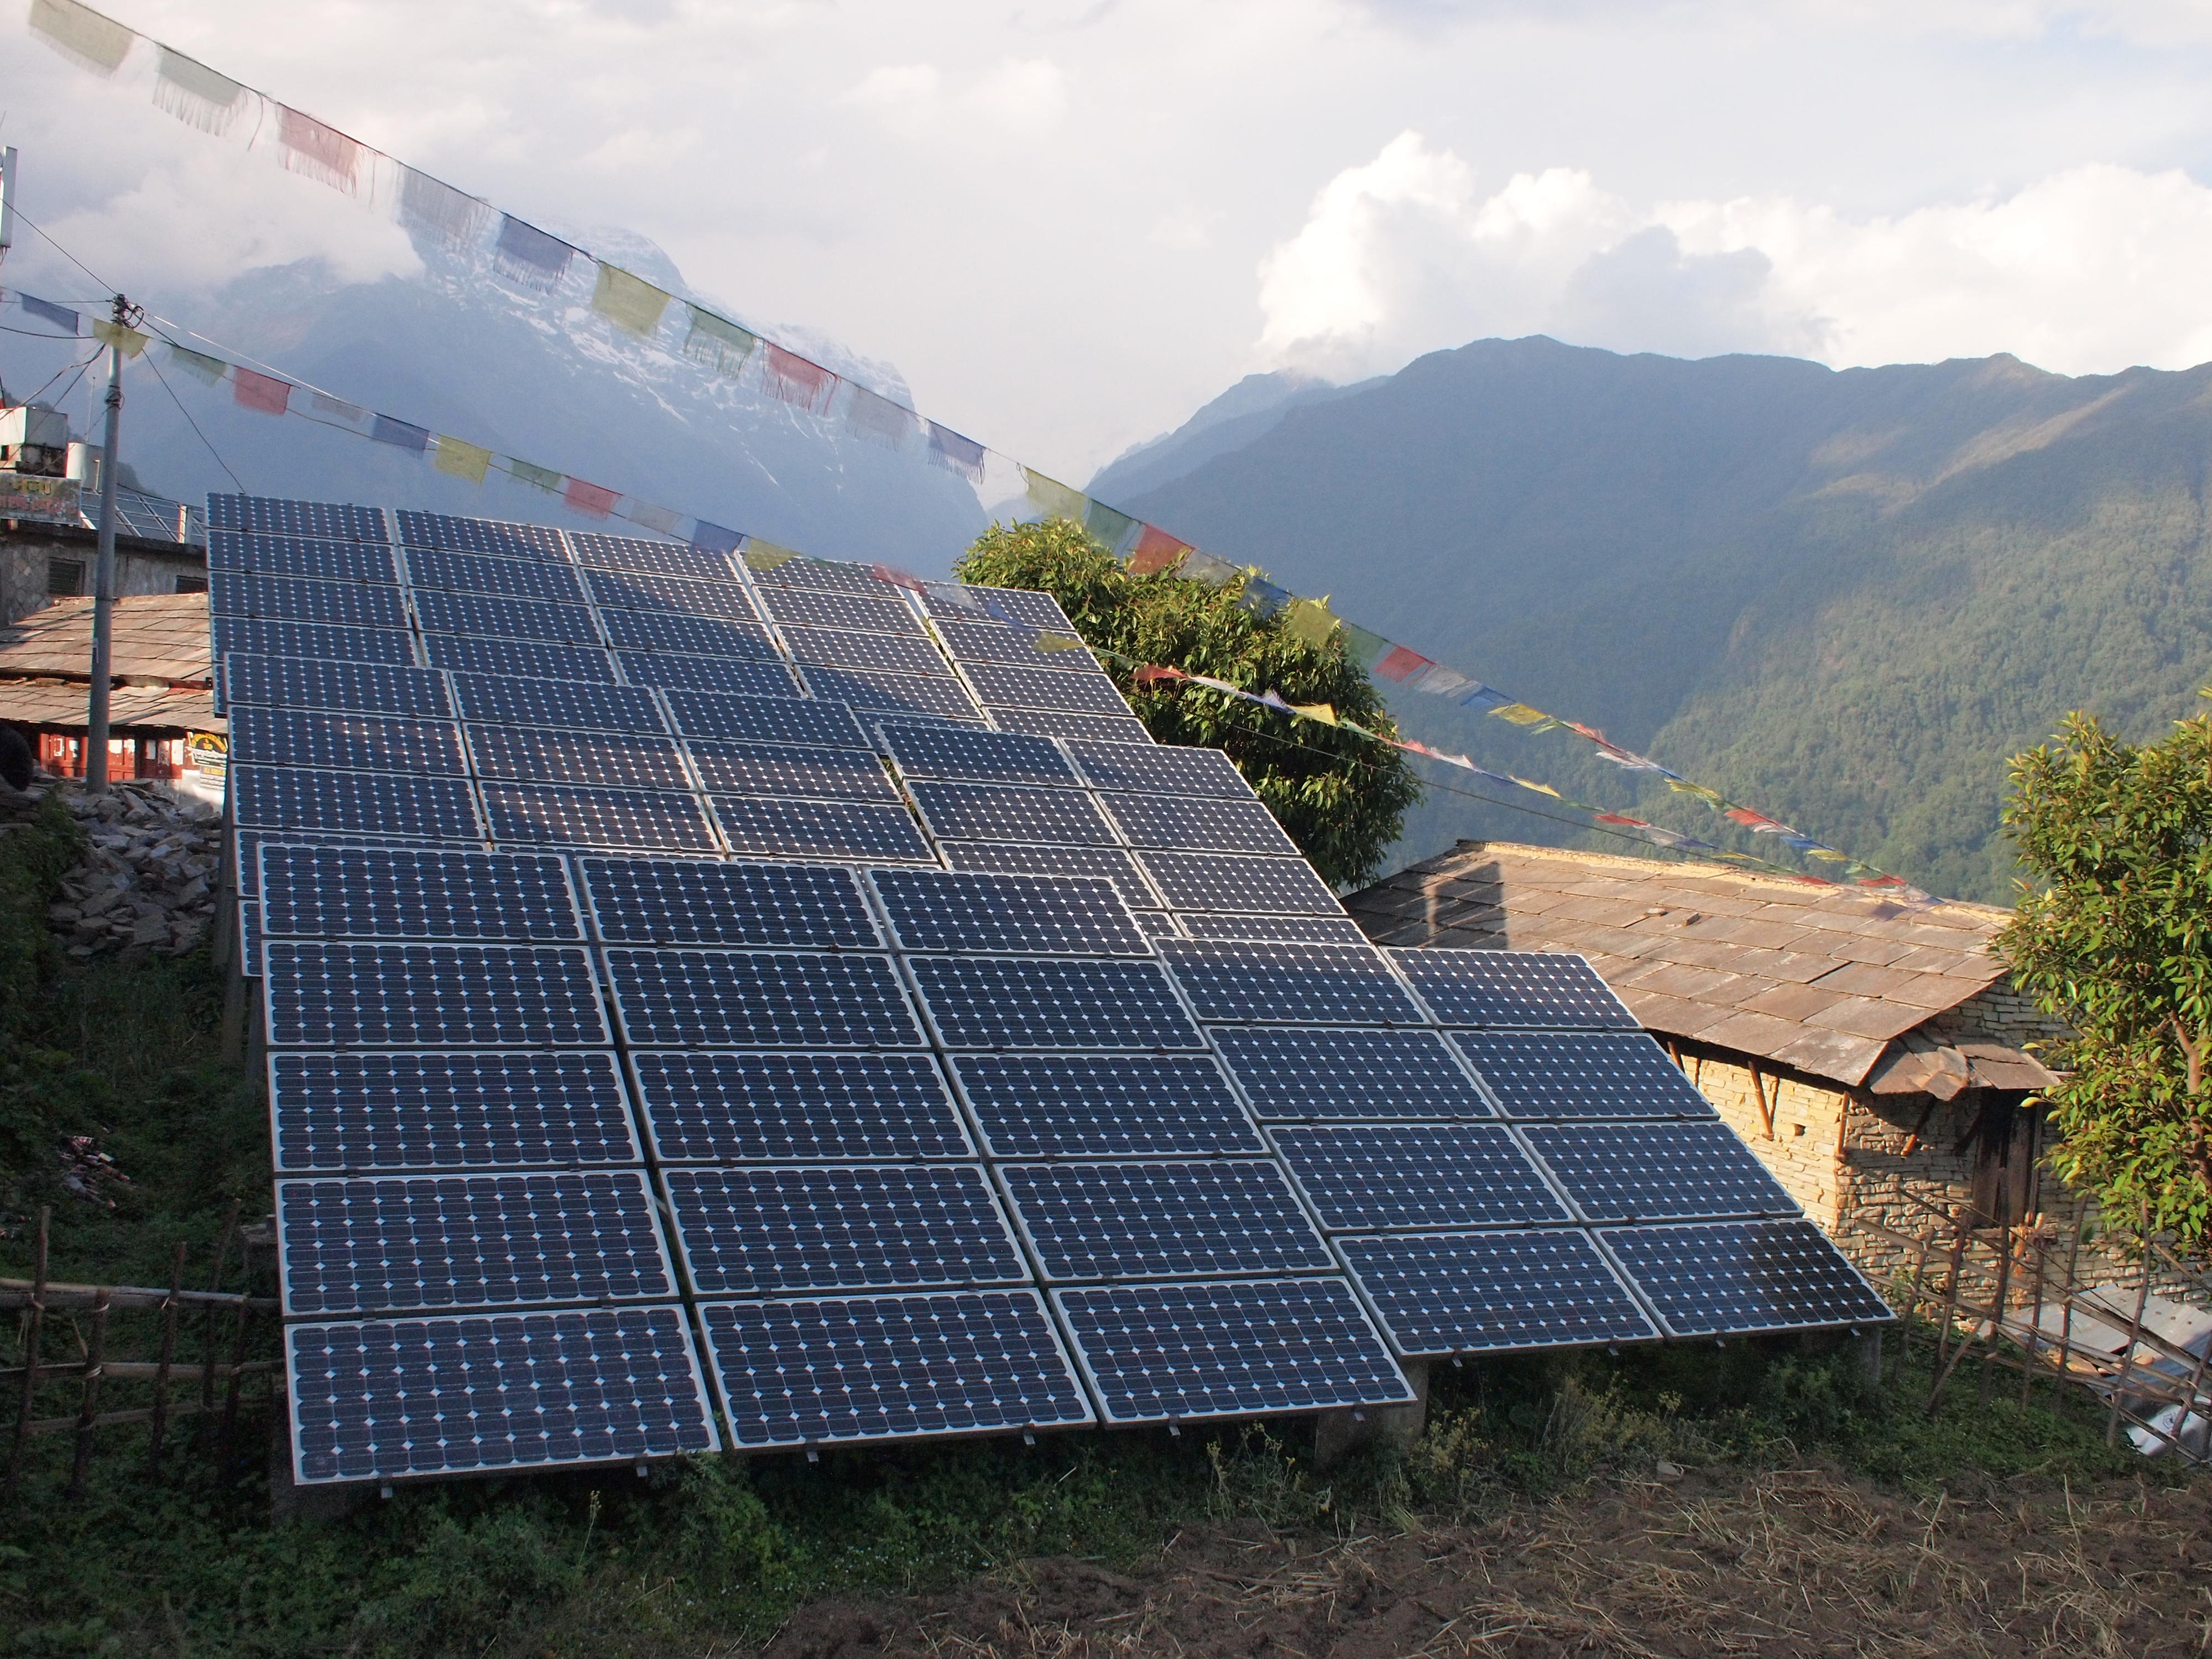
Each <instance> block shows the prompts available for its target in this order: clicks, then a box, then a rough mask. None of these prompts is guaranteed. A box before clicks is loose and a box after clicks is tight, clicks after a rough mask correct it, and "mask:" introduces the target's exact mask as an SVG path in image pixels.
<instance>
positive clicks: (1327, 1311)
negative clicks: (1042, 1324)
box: [1052, 1279, 1413, 1423]
mask: <svg viewBox="0 0 2212 1659" xmlns="http://www.w3.org/2000/svg"><path fill="white" fill-rule="evenodd" d="M1052 1299H1053V1301H1054V1304H1057V1306H1058V1307H1059V1309H1060V1314H1061V1316H1062V1317H1063V1318H1065V1319H1066V1322H1067V1327H1068V1330H1069V1332H1070V1334H1072V1335H1073V1337H1074V1340H1075V1347H1076V1353H1077V1356H1078V1358H1079V1359H1080V1361H1081V1362H1082V1364H1083V1368H1084V1370H1085V1371H1087V1372H1088V1373H1089V1374H1090V1376H1091V1386H1092V1387H1093V1388H1094V1389H1096V1390H1097V1395H1098V1398H1099V1400H1100V1401H1101V1402H1102V1403H1103V1406H1104V1407H1105V1420H1106V1421H1108V1422H1109V1423H1158V1422H1163V1421H1164V1422H1178V1421H1181V1422H1188V1421H1190V1420H1191V1419H1195V1418H1204V1417H1237V1416H1248V1415H1252V1414H1255V1413H1270V1412H1304V1411H1319V1410H1324V1409H1328V1408H1330V1407H1357V1406H1381V1405H1389V1404H1395V1403H1396V1402H1399V1401H1406V1400H1409V1399H1411V1398H1412V1397H1413V1391H1412V1389H1409V1388H1407V1385H1406V1380H1405V1378H1404V1377H1402V1376H1400V1375H1399V1372H1398V1367H1397V1365H1396V1364H1395V1363H1394V1362H1393V1361H1392V1360H1391V1358H1390V1353H1389V1349H1387V1348H1386V1347H1384V1346H1383V1339H1382V1337H1381V1336H1380V1335H1379V1334H1377V1333H1376V1329H1375V1328H1374V1326H1373V1325H1371V1324H1370V1323H1369V1322H1368V1319H1367V1316H1366V1315H1365V1314H1364V1313H1363V1312H1362V1311H1361V1310H1360V1307H1359V1304H1358V1302H1357V1301H1356V1300H1354V1299H1353V1297H1352V1287H1351V1286H1350V1285H1346V1283H1345V1282H1344V1281H1343V1280H1342V1279H1229V1280H1222V1281H1215V1282H1211V1283H1205V1284H1198V1285H1108V1286H1105V1287H1103V1288H1100V1289H1096V1290H1067V1291H1054V1292H1053V1293H1052Z"/></svg>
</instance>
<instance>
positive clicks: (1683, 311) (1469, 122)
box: [0, 0, 2212, 480]
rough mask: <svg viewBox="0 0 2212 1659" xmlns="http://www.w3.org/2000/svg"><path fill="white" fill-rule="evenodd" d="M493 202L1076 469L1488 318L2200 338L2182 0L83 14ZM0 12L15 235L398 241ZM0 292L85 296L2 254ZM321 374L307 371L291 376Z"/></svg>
mask: <svg viewBox="0 0 2212 1659" xmlns="http://www.w3.org/2000/svg"><path fill="white" fill-rule="evenodd" d="M107 9H108V10H109V11H110V12H111V13H112V15H114V16H115V17H117V18H118V19H119V20H120V21H124V22H126V23H128V24H130V25H131V26H132V27H136V28H137V29H139V30H141V31H143V32H144V33H147V34H149V35H152V36H154V37H155V38H157V39H159V40H164V41H167V43H169V44H170V45H172V46H175V47H177V48H179V49H180V50H182V51H184V52H189V53H191V55H193V56H194V57H197V58H200V59H202V60H203V61H204V62H206V63H208V64H212V65H214V66H216V68H218V69H221V70H223V71H224V72H226V73H227V74H228V75H230V76H234V77H236V78H237V79H240V80H242V81H245V82H248V83H249V84H251V85H253V86H255V87H258V88H260V89H261V90H263V91H264V92H266V93H268V94H270V95H271V96H273V97H276V98H277V99H280V100H283V101H284V102H285V103H288V104H290V105H292V106H295V107H297V108H300V109H302V110H305V111H307V112H310V113H313V114H314V115H316V116H318V117H319V118H322V119H324V120H325V121H327V122H329V123H331V125H335V126H337V127H339V128H342V129H343V130H344V131H349V132H350V133H352V134H354V135H355V136H356V137H359V138H361V139H362V140H364V141H365V142H367V143H371V144H374V146H376V147H377V148H379V149H383V150H385V151H386V152H389V153H390V154H392V155H396V156H398V157H399V158H400V159H402V160H404V161H408V162H409V163H410V164H411V165H413V166H416V167H420V168H422V169H423V170H425V171H428V172H429V173H435V174H436V175H438V176H439V177H441V178H443V179H446V180H447V181H449V182H450V183H452V184H454V185H458V186H459V187H460V188H461V189H463V190H465V191H470V192H471V193H474V194H477V195H480V196H482V197H485V198H487V199H489V200H490V201H491V202H493V203H495V204H497V205H499V206H501V207H502V208H504V209H507V210H511V211H513V212H514V213H517V214H519V215H520V216H525V217H527V218H532V219H533V220H538V221H540V222H549V223H554V224H557V225H562V226H573V227H578V228H589V227H606V228H616V227H619V228H624V229H627V230H628V231H630V232H635V233H636V234H639V235H641V236H644V237H646V238H649V239H650V240H652V241H653V242H654V243H656V244H658V245H659V246H660V247H661V248H663V249H665V251H666V252H667V253H668V255H669V256H670V257H671V258H672V259H673V260H674V261H675V263H676V264H677V265H678V267H680V268H681V270H682V271H683V273H684V277H685V278H686V279H687V280H688V281H689V283H690V284H691V285H692V286H693V287H694V288H695V289H697V290H698V291H700V292H702V293H703V294H705V295H710V296H713V297H714V298H715V299H717V300H719V301H722V302H724V303H725V304H726V305H727V306H728V307H731V308H732V309H733V310H734V311H736V312H737V313H739V314H741V315H744V316H745V317H747V318H749V319H755V320H757V321H760V322H763V323H784V324H788V325H793V326H794V327H803V328H805V329H807V330H809V331H818V332H819V333H821V334H825V335H828V336H830V337H835V338H836V339H837V340H839V341H841V342H842V343H844V344H845V345H846V346H847V347H848V348H850V349H852V350H853V351H854V352H856V353H859V354H860V355H862V356H865V357H867V358H870V359H873V360H877V361H879V362H887V363H890V364H893V365H896V368H897V369H898V371H899V372H900V373H901V374H902V375H903V377H904V379H905V380H906V382H907V383H908V386H910V387H911V389H912V392H913V394H914V397H915V402H916V404H917V406H919V407H920V408H921V410H923V412H924V413H926V414H928V415H932V416H934V417H936V418H938V419H939V420H942V421H944V422H946V423H947V424H949V425H951V426H953V427H955V428H958V429H960V430H962V431H965V432H968V433H969V434H972V435H975V437H977V438H980V439H981V440H983V441H986V442H987V443H989V444H991V445H993V446H994V447H997V448H999V449H1001V450H1003V451H1005V452H1006V453H1011V454H1013V455H1016V456H1018V457H1019V458H1020V459H1024V460H1025V461H1028V462H1030V464H1032V465H1036V466H1038V467H1040V468H1042V469H1043V470H1045V471H1048V472H1051V473H1054V475H1056V476H1058V477H1065V478H1069V479H1072V480H1079V479H1081V478H1084V477H1088V476H1089V474H1090V472H1091V471H1092V470H1093V469H1095V468H1096V467H1097V466H1098V465H1102V464H1103V463H1104V462H1105V461H1107V460H1109V459H1111V458H1112V457H1113V456H1114V455H1115V454H1116V453H1120V452H1121V450H1123V449H1124V448H1126V447H1128V446H1129V445H1131V444H1133V443H1135V442H1138V441H1142V440H1144V439H1146V438H1147V437H1150V436H1152V435H1154V434H1156V433H1158V432H1159V431H1162V430H1164V429H1165V428H1170V427H1172V426H1174V425H1176V424H1177V423H1179V422H1181V421H1182V420H1183V419H1184V418H1185V417H1186V416H1188V414H1189V413H1190V412H1191V411H1192V410H1194V408H1196V407H1197V406H1198V405H1199V404H1201V403H1203V402H1204V401H1206V399H1207V398H1211V397H1212V396H1214V395H1215V394H1217V393H1218V392H1221V391H1223V390H1224V389H1225V388H1226V387H1227V386H1230V385H1231V384H1232V383H1233V382H1235V381H1236V380H1237V379H1239V378H1240V377H1241V376H1243V375H1244V374H1250V373H1255V372H1259V371H1265V370H1274V369H1289V370H1294V371H1297V372H1299V373H1303V374H1317V375H1322V376H1324V377H1327V378H1329V379H1333V380H1344V379H1349V378H1354V377H1358V376H1362V375H1367V374H1381V373H1388V372H1389V371H1392V370H1395V369H1396V368H1400V367H1401V366H1402V365H1403V364H1404V363H1406V362H1408V361H1410V360H1411V359H1412V358H1413V357H1414V356H1419V355H1420V354H1421V353H1423V352H1426V351H1431V350H1436V349H1443V348H1448V347H1451V346H1455V345H1459V344H1462V343H1466V342H1467V341H1468V340H1470V339H1474V338H1478V337H1484V336H1488V335H1504V336H1509V337H1510V336H1517V335H1523V334H1529V333H1538V332H1541V333H1548V334H1551V335H1553V336H1555V337H1559V338H1561V339H1564V340H1567V341H1569V342H1571V343H1577V344H1584V345H1594V346H1602V347H1607V348H1610V349H1616V350H1622V351H1656V352H1663V353H1668V354H1670V355H1676V356H1710V355H1713V354H1716V353H1720V352H1728V351H1759V352H1780V353H1787V354H1790V355H1793V356H1807V357H1812V358H1814V359H1817V360H1819V361H1820V362H1826V363H1830V364H1832V365H1836V366H1838V367H1841V366H1846V365H1853V364H1870V363H1883V362H1929V361H1936V360H1940V359H1942V358H1945V357H1952V356H1983V355H1985V354H1988V353H1992V352H1997V351H2009V352H2012V353H2015V355H2017V356H2021V357H2022V358H2024V359H2026V360H2027V361H2028V362H2032V363H2034V364H2037V365H2039V366H2040V367H2042V368H2047V369H2051V370H2052V371H2054V372H2060V373H2065V374H2107V373H2112V372H2115V371H2118V370H2119V369H2122V368H2126V367H2128V366H2130V365H2132V364H2148V365H2151V366H2154V367H2159V368H2183V367H2187V366H2189V365H2191V364H2194V363H2197V362H2202V361H2205V360H2207V359H2212V280H2208V273H2212V184H2208V182H2206V181H2212V97H2207V96H2206V93H2207V90H2208V86H2212V0H2200V3H2182V0H2113V3H2101V4H2100V3H2088V4H2081V5H2061V4H2051V3H2044V0H1909V3H1908V0H1677V3H1666V0H1661V3H1626V0H1619V3H1616V0H1549V3H1536V0H1002V3H981V0H975V3H962V0H931V3H927V4H917V3H915V0H468V3H465V4H458V5H457V4H455V3H453V0H435V3H432V0H281V3H278V0H220V3H217V0H112V4H110V5H109V6H108V7H107ZM28 10H29V5H28V3H27V0H0V143H8V144H13V145H15V146H16V147H17V148H18V149H20V151H21V155H22V161H21V179H22V185H21V201H22V204H23V207H24V210H25V211H26V212H27V214H29V215H31V216H33V217H34V218H36V219H37V220H38V222H39V223H40V225H41V226H43V227H44V228H46V229H48V230H50V231H52V233H53V234H55V236H56V237H57V238H58V239H59V240H61V241H63V242H64V243H65V244H66V245H67V246H69V248H70V250H71V252H74V253H75V254H76V256H77V257H78V258H80V259H82V261H83V262H84V263H85V264H87V265H88V266H90V267H91V269H92V270H94V271H96V272H98V273H99V274H100V276H101V277H102V278H103V279H104V280H105V281H106V283H115V284H120V285H123V286H125V287H126V288H127V289H130V290H131V292H132V293H133V294H134V295H139V294H143V295H148V296H149V297H151V298H153V299H154V300H155V303H156V307H157V309H160V310H161V311H163V312H164V313H165V314H168V315H172V316H185V315H188V314H189V313H191V308H192V307H193V306H194V305H195V304H196V303H200V302H202V301H205V300H206V299H207V297H208V296H209V295H211V294H213V293H214V292H215V291H216V289H220V287H221V286H222V284H223V283H225V282H227V281H228V280H229V279H231V278H233V277H234V276H238V275H239V274H240V273H241V272H245V271H247V270H255V269H259V268H263V267H266V266H270V265H282V264H289V263H291V262H293V261H297V260H304V259H319V260H322V261H325V262H326V263H327V265H328V268H329V270H331V273H332V274H333V275H334V276H337V277H340V278H343V279H346V280H360V281H367V280H373V279H375V278H377V277H380V276H400V277H403V278H404V277H408V276H412V275H413V274H414V273H415V272H416V270H418V269H419V267H418V265H417V264H416V258H415V255H414V252H413V251H412V249H411V248H410V244H409V242H408V240H407V239H406V237H405V235H404V234H403V233H402V232H401V231H400V230H399V229H398V228H397V227H396V226H395V225H393V224H392V223H391V222H389V220H388V219H386V217H384V216H381V215H380V214H378V213H377V212H375V211H374V210H371V209H369V208H368V207H366V206H364V205H363V204H360V203H358V202H356V201H354V200H350V199H348V198H346V197H341V196H339V195H337V194H336V193H334V192H332V191H330V190H328V189H327V188H325V186H324V185H320V184H319V183H317V182H315V181H314V180H313V179H308V178H305V177H302V176H299V175H296V174H293V173H285V172H283V171H282V170H280V169H278V168H277V167H276V166H275V165H273V163H272V162H271V161H270V160H269V158H268V154H267V153H266V152H265V151H264V152H261V153H253V152H249V151H248V150H247V149H246V148H245V146H243V145H242V144H241V143H238V142H236V141H235V139H236V135H234V136H233V138H232V139H231V140H228V141H226V140H223V139H218V138H215V137H209V136H207V135H204V134H203V133H201V132H198V131H194V130H192V129H191V128H189V127H187V126H185V125H181V124H180V123H179V122H178V121H176V120H174V119H173V118H171V117H170V116H169V115H167V114H165V113H163V112H161V111H159V110H157V109H155V107H153V106H152V104H151V102H150V100H149V97H148V90H147V88H148V82H149V77H148V76H145V75H143V74H138V75H136V76H134V74H133V72H132V71H131V69H130V68H129V67H128V66H126V70H125V72H124V73H122V74H120V75H118V76H116V77H115V78H114V79H113V80H112V81H110V82H102V81H100V80H98V79H95V78H94V77H92V76H88V75H86V74H84V73H82V71H81V70H78V69H76V68H75V67H74V66H72V65H71V64H69V63H67V62H65V61H64V59H63V58H60V57H59V56H58V55H57V54H55V53H54V52H52V51H50V50H48V49H47V48H46V46H44V45H43V44H41V43H40V42H39V41H38V40H36V38H35V37H33V35H32V34H31V33H29V32H28V30H27V27H25V22H24V19H25V17H26V15H27V12H28ZM18 241H19V246H18V248H17V249H16V251H15V253H13V254H12V255H11V256H10V257H9V260H8V262H7V264H6V265H5V266H4V267H0V283H8V284H9V285H15V284H17V283H20V284H21V285H22V286H24V287H27V288H31V289H33V291H40V290H39V289H38V287H37V286H36V285H37V284H39V283H44V284H45V285H46V289H47V290H49V291H55V290H65V292H64V293H63V294H62V295H61V297H67V298H76V299H82V298H89V297H92V295H93V294H94V293H96V292H97V291H98V290H97V289H92V288H91V287H90V286H89V284H90V279H89V278H88V277H87V276H82V275H81V274H80V273H78V272H77V271H76V270H74V269H72V268H71V267H70V266H68V265H65V264H61V263H60V262H59V260H58V258H56V256H54V254H53V253H52V251H51V250H50V249H49V248H47V247H46V246H45V245H43V244H42V243H40V241H39V240H38V239H37V238H36V237H35V236H25V235H22V234H20V233H19V237H18ZM333 390H337V391H341V392H342V391H343V388H333Z"/></svg>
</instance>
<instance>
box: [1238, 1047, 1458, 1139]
mask: <svg viewBox="0 0 2212 1659" xmlns="http://www.w3.org/2000/svg"><path fill="white" fill-rule="evenodd" d="M1212 1037H1213V1046H1214V1047H1215V1048H1218V1049H1219V1050H1220V1051H1221V1057H1222V1058H1223V1059H1224V1060H1226V1061H1228V1063H1229V1070H1230V1073H1231V1075H1232V1076H1233V1077H1235V1078H1236V1079H1237V1083H1238V1084H1239V1085H1242V1086H1243V1091H1244V1097H1245V1098H1246V1099H1247V1100H1249V1101H1250V1102H1251V1103H1252V1109H1253V1110H1254V1111H1255V1112H1257V1113H1258V1114H1259V1115H1261V1117H1262V1118H1290V1119H1297V1118H1393V1117H1401V1118H1403V1117H1414V1118H1487V1117H1489V1116H1491V1115H1492V1112H1491V1109H1490V1103H1489V1102H1488V1101H1486V1100H1485V1099H1484V1098H1483V1097H1482V1092H1481V1091H1480V1090H1479V1089H1477V1088H1476V1087H1475V1086H1474V1082H1473V1080H1472V1079H1469V1078H1468V1074H1467V1073H1466V1071H1465V1070H1464V1068H1462V1066H1460V1065H1459V1064H1458V1062H1457V1061H1456V1060H1454V1059H1453V1057H1452V1054H1451V1051H1450V1049H1449V1048H1448V1047H1446V1045H1445V1043H1444V1041H1443V1038H1442V1037H1440V1036H1437V1034H1436V1033H1435V1032H1433V1031H1344V1030H1334V1031H1332V1030H1319V1031H1311V1030H1286V1029H1284V1028H1281V1027H1266V1026H1261V1027H1256V1028H1255V1027H1246V1028H1243V1029H1239V1028H1237V1027H1231V1026H1225V1027H1218V1028H1216V1029H1215V1030H1214V1031H1213V1032H1212Z"/></svg>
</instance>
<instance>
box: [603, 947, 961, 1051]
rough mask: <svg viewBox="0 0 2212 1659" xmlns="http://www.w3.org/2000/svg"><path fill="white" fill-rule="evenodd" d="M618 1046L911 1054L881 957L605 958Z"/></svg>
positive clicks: (902, 997) (711, 954)
mask: <svg viewBox="0 0 2212 1659" xmlns="http://www.w3.org/2000/svg"><path fill="white" fill-rule="evenodd" d="M606 960H607V972H608V976H609V978H610V979H611V981H612V982H613V986H614V993H615V1006H616V1010H617V1014H618V1016H619V1018H621V1020H622V1026H623V1034H624V1036H625V1037H626V1038H627V1039H628V1041H629V1042H631V1043H632V1044H634V1045H635V1046H637V1047H641V1048H921V1046H922V1036H921V1028H920V1026H918V1025H917V1024H915V1018H914V1013H913V1011H912V1010H911V1009H910V1008H909V1007H908V1006H907V1000H906V992H905V990H904V988H903V987H902V986H901V985H900V984H899V981H898V975H897V974H896V972H895V971H893V969H892V968H891V965H890V958H889V957H874V956H860V955H855V954H852V953H849V952H848V953H846V954H843V955H836V956H830V955H817V954H813V953H802V952H797V951H793V952H782V951H775V952H771V951H700V950H633V949H627V948H624V949H611V950H609V951H607V953H606Z"/></svg>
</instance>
